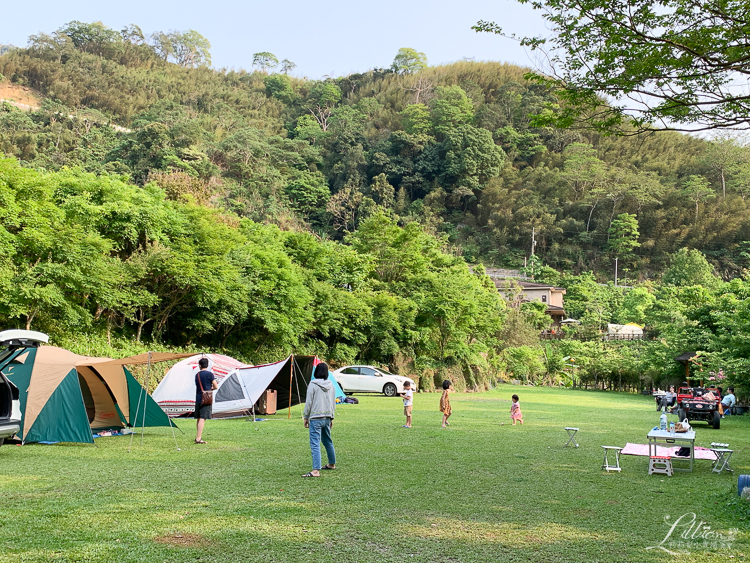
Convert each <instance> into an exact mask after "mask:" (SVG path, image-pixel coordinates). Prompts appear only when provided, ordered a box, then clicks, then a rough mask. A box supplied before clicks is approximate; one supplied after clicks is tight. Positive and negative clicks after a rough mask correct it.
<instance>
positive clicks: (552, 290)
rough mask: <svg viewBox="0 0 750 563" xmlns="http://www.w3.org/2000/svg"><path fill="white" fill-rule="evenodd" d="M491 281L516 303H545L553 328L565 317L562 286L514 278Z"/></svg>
mask: <svg viewBox="0 0 750 563" xmlns="http://www.w3.org/2000/svg"><path fill="white" fill-rule="evenodd" d="M492 281H493V282H494V283H495V286H496V287H497V289H498V291H499V292H500V293H502V294H503V295H504V296H505V298H506V299H509V300H511V301H515V302H516V304H518V305H520V304H521V303H528V302H531V301H539V302H541V303H545V304H546V305H547V314H548V315H549V316H550V317H551V318H552V325H553V328H559V327H560V323H561V322H562V320H563V319H564V318H565V304H564V303H563V295H565V289H564V288H562V287H555V286H553V285H549V284H546V283H536V282H531V281H525V280H515V279H500V278H495V279H493V280H492Z"/></svg>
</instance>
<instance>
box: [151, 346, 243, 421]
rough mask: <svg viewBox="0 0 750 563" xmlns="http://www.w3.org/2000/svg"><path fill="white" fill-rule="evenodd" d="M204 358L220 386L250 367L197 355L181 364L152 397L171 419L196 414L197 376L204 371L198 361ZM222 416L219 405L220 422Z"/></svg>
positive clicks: (219, 357)
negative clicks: (236, 373)
mask: <svg viewBox="0 0 750 563" xmlns="http://www.w3.org/2000/svg"><path fill="white" fill-rule="evenodd" d="M204 357H205V358H206V359H207V360H208V369H209V370H211V371H212V372H214V375H216V379H217V380H218V383H219V386H221V385H222V383H223V382H224V379H225V378H226V377H228V376H230V375H232V374H233V373H235V372H236V371H237V370H238V369H239V368H244V367H249V366H248V365H247V364H243V363H242V362H240V361H238V360H235V359H234V358H230V357H229V356H223V355H222V354H197V355H195V356H190V357H189V358H185V359H184V360H182V361H180V362H177V363H176V364H175V365H173V366H172V367H171V369H170V370H169V371H168V372H167V373H166V375H164V378H163V379H162V380H161V381H160V382H159V385H158V386H157V387H156V389H155V390H154V392H153V394H152V397H153V398H154V401H156V402H157V403H158V404H159V406H160V407H161V408H162V410H163V411H164V412H165V413H167V414H168V415H169V416H183V415H189V414H191V413H192V412H193V411H194V410H195V374H197V373H198V371H199V369H200V368H199V367H198V360H200V359H201V358H204ZM251 407H252V405H251ZM251 410H252V409H251ZM222 414H223V413H222V412H220V407H219V405H214V409H213V416H215V417H217V418H218V417H219V416H222Z"/></svg>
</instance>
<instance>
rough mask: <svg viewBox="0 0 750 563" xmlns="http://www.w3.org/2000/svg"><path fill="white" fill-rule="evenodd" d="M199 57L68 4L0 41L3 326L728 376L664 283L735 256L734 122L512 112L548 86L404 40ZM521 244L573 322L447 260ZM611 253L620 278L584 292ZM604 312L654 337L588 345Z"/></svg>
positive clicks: (529, 368) (396, 358) (735, 267)
mask: <svg viewBox="0 0 750 563" xmlns="http://www.w3.org/2000/svg"><path fill="white" fill-rule="evenodd" d="M210 61H211V57H210V43H209V42H208V40H207V39H206V38H204V37H202V36H201V35H200V34H199V33H197V32H195V31H192V30H190V31H185V32H176V31H174V32H169V33H163V32H158V31H157V32H153V33H150V34H146V33H144V32H143V31H142V30H141V29H140V28H138V27H137V26H128V27H127V28H125V29H123V30H121V31H115V30H112V29H110V28H108V27H106V26H104V25H103V24H100V23H93V24H87V23H82V22H77V21H74V22H70V23H69V24H66V25H65V26H63V27H61V28H60V29H58V30H57V31H55V32H53V33H51V34H44V33H40V34H38V35H34V36H31V37H30V38H29V43H28V45H27V47H25V48H9V49H3V50H2V53H0V89H2V90H1V91H3V92H6V94H5V96H6V98H7V100H8V101H6V102H0V152H2V153H4V154H5V155H7V157H8V158H7V159H6V160H3V162H2V174H3V176H2V184H0V189H1V190H2V194H3V195H2V197H3V198H4V199H3V205H2V208H0V214H1V216H0V221H2V225H3V229H4V230H3V231H2V239H0V245H2V249H3V250H2V254H1V255H0V259H2V260H3V265H2V273H1V274H0V284H2V298H1V299H2V301H3V303H2V306H1V307H0V319H1V320H2V322H3V324H5V325H7V326H21V327H23V326H28V327H32V328H36V329H39V330H47V331H49V332H51V333H52V334H54V335H56V337H57V339H58V342H67V343H69V344H71V345H77V346H84V345H86V346H90V347H92V348H103V349H104V348H106V347H107V346H109V345H110V344H111V345H113V346H115V347H117V348H118V349H125V348H128V349H130V347H138V346H142V345H144V344H142V343H144V342H148V343H149V345H150V346H154V345H157V344H158V345H164V346H171V347H173V346H178V347H182V348H185V349H199V348H200V349H203V348H205V347H218V348H222V349H224V350H226V351H230V352H232V353H234V354H236V355H238V356H240V357H242V358H243V359H245V360H246V361H266V360H272V359H278V357H280V356H283V355H285V354H286V353H288V352H289V351H291V350H294V351H297V352H300V353H302V352H310V353H318V354H321V355H323V356H326V357H329V358H330V359H332V360H333V361H337V362H341V363H344V362H350V361H354V360H355V359H356V360H358V361H370V362H374V363H383V364H388V365H390V366H391V367H393V368H395V369H400V368H402V367H403V368H405V369H406V366H409V367H408V369H410V370H413V372H416V373H419V374H421V375H424V377H423V378H422V379H421V380H420V385H421V386H423V387H424V388H430V387H431V385H432V382H433V380H435V379H440V378H441V377H443V376H445V375H446V374H449V373H450V374H453V375H452V376H453V377H454V378H455V379H457V382H458V384H459V386H463V385H466V386H481V385H484V384H486V383H488V382H489V381H490V378H492V377H495V376H497V375H498V374H507V375H508V376H512V377H517V378H521V379H528V380H529V381H535V382H536V381H546V382H552V383H555V382H557V383H563V382H568V383H570V382H572V381H580V382H582V383H583V384H584V385H586V384H589V382H590V383H591V384H594V383H595V384H596V385H598V386H600V385H601V384H602V382H605V383H604V384H605V385H607V386H608V387H610V386H612V385H615V386H619V385H622V386H628V387H636V386H638V385H644V384H645V381H646V380H645V379H644V378H646V377H655V376H656V371H655V370H661V372H660V373H667V372H668V371H669V370H673V369H677V367H678V366H673V365H671V363H670V362H671V358H672V357H673V356H670V354H673V353H674V352H676V353H681V352H683V351H686V348H694V349H696V350H700V351H702V352H701V353H702V354H703V353H704V352H705V354H706V356H705V358H706V359H705V362H706V365H709V364H710V363H711V362H714V361H715V362H716V366H718V364H719V363H722V362H727V366H724V373H727V372H728V371H729V372H731V370H730V369H729V364H730V363H731V364H732V366H735V367H734V368H733V369H735V371H736V373H740V372H742V373H747V371H746V370H745V368H744V367H742V363H741V362H740V361H739V360H736V359H733V358H734V357H733V356H730V355H729V353H728V352H726V351H725V350H727V349H728V348H723V347H722V346H724V345H725V342H724V340H722V338H725V335H722V332H721V331H722V330H723V329H721V328H719V325H718V324H716V322H717V321H715V320H714V321H712V323H713V324H704V323H705V321H706V320H707V319H706V318H703V317H701V316H700V315H701V313H699V312H698V310H697V309H696V310H694V309H693V308H692V307H694V306H697V305H696V304H697V303H703V301H700V300H698V298H697V297H695V296H694V295H693V294H692V293H690V292H691V291H694V292H698V290H697V289H693V290H691V289H689V288H696V287H697V288H703V290H702V291H704V292H706V293H705V295H704V294H703V293H700V292H698V293H700V296H701V299H704V298H705V299H706V300H714V301H715V302H716V303H728V302H729V301H730V300H731V299H730V298H729V297H726V295H737V294H736V293H735V292H736V291H740V289H738V288H739V287H741V286H742V284H743V283H744V282H743V281H742V278H741V276H742V272H743V271H744V269H745V268H747V267H748V266H750V252H749V249H750V246H748V240H749V238H750V237H749V236H748V233H750V219H749V218H750V214H748V212H747V211H748V210H747V207H746V206H747V205H748V203H747V195H748V187H749V186H750V149H748V148H747V147H746V146H745V145H744V143H743V142H741V141H740V140H737V139H733V138H717V139H715V140H714V141H711V142H708V141H705V140H701V139H698V138H694V137H689V136H684V135H680V134H676V133H667V132H663V133H658V134H652V135H649V136H643V135H641V136H631V137H629V136H622V137H603V136H601V135H598V134H596V133H592V132H586V131H576V130H564V129H550V128H540V127H533V126H532V116H533V115H538V114H540V113H543V112H544V111H545V109H546V108H549V107H550V106H554V105H555V104H557V103H558V99H557V97H556V94H555V92H554V91H553V90H551V89H550V88H548V87H546V86H543V85H539V84H533V83H529V82H527V81H526V80H525V79H524V74H525V70H524V69H521V68H518V67H515V66H512V65H507V64H500V63H490V62H487V63H475V62H459V63H455V64H451V65H445V66H439V67H430V66H428V65H427V60H426V57H425V55H424V54H422V53H418V52H416V51H414V50H413V49H401V50H400V51H399V53H398V54H397V55H396V58H395V59H394V61H393V65H392V66H391V67H390V68H388V69H375V70H371V71H368V72H363V73H361V74H352V75H349V76H345V77H340V78H331V79H325V80H308V79H304V78H298V77H294V76H291V75H290V71H292V70H293V69H294V63H292V62H291V61H289V60H288V59H284V60H282V61H279V59H278V58H277V57H276V56H275V55H274V54H272V53H267V52H264V53H256V55H255V56H254V58H253V61H251V63H252V66H253V70H252V71H244V70H240V71H234V70H226V69H213V68H211V67H210ZM14 88H15V89H21V88H23V91H24V92H30V91H31V90H28V89H32V90H33V91H36V92H37V93H38V103H36V104H28V103H27V104H26V105H21V104H19V103H15V101H14V99H13V92H14V91H15V90H14ZM8 92H10V93H8ZM27 101H28V100H27ZM27 106H32V108H31V109H30V110H29V107H27ZM6 202H7V204H6ZM532 233H533V240H534V241H535V246H533V247H532ZM683 248H684V249H692V250H690V251H688V250H684V251H683V250H681V249H683ZM532 249H533V250H534V252H535V257H536V258H541V260H543V262H544V263H545V264H546V266H545V267H543V268H538V263H536V262H535V261H532V262H530V263H529V269H530V271H531V273H532V274H534V275H535V276H536V277H537V279H539V280H544V279H548V280H550V281H551V282H553V283H557V284H560V285H562V286H563V287H566V289H567V290H568V293H567V295H566V309H567V310H568V311H569V313H570V316H573V317H575V318H578V317H582V318H583V317H585V318H583V319H582V320H583V321H584V322H583V324H582V325H581V326H580V328H578V329H577V330H579V331H583V332H581V334H579V335H578V336H579V337H580V338H579V339H577V340H565V341H564V342H562V343H557V342H555V343H547V344H545V345H544V346H540V344H539V340H538V331H539V330H540V329H543V328H545V326H547V325H548V319H547V317H546V316H545V315H544V314H543V312H542V311H541V309H540V307H538V306H536V305H534V304H528V305H524V306H522V307H521V308H515V307H511V306H508V304H507V303H506V302H505V301H504V300H503V299H501V298H499V297H498V295H497V292H496V291H495V290H494V287H493V286H492V284H490V282H489V281H488V279H487V278H486V277H485V276H484V275H483V274H482V268H481V266H475V267H473V269H471V270H470V269H469V268H468V267H467V265H466V264H467V263H469V264H474V265H478V264H482V263H483V264H487V265H492V266H500V267H511V268H517V267H520V266H521V265H523V264H524V259H525V257H527V256H528V255H529V254H530V253H531V251H532ZM698 251H699V255H700V258H701V259H702V260H703V261H704V262H705V267H706V268H708V271H709V273H710V278H706V279H708V280H709V281H708V282H706V280H705V279H700V280H698V281H696V279H694V278H690V279H689V280H688V281H687V282H685V280H683V279H681V278H680V275H681V274H680V272H679V271H676V270H674V269H673V268H672V266H671V265H672V264H674V263H676V262H677V263H679V261H680V260H681V259H682V260H687V259H691V260H693V259H695V255H693V254H691V253H693V252H698ZM683 254H684V256H683ZM675 261H676V262H675ZM615 264H616V265H617V266H615ZM615 267H617V268H618V272H619V275H620V276H621V277H622V276H626V277H627V278H628V280H629V281H628V284H629V285H630V286H632V288H633V289H632V290H629V289H623V288H622V287H618V288H616V289H615V288H614V286H612V287H608V286H600V285H598V283H601V282H606V281H607V280H611V279H612V277H613V273H614V271H615ZM557 272H565V274H562V275H561V274H558V273H557ZM669 272H672V273H671V274H670V275H667V274H668V273H669ZM715 274H718V277H716V276H715ZM662 275H663V276H664V277H663V278H662ZM560 276H561V277H560ZM670 276H671V277H670ZM728 280H733V281H730V282H729V284H730V285H725V282H727V281H728ZM706 284H707V285H706ZM731 284H734V285H731ZM675 288H678V289H675ZM722 288H723V289H722ZM726 288H734V289H726ZM721 291H728V292H729V293H723V294H722V293H720V292H721ZM586 292H594V293H595V294H596V295H599V294H600V293H602V292H604V293H602V295H606V296H608V297H606V299H605V298H604V297H601V298H597V299H596V300H593V299H592V298H590V297H591V296H587V293H586ZM580 295H583V296H584V297H580ZM592 295H593V294H592ZM646 295H648V296H650V297H645V296H646ZM696 295H697V294H696ZM577 296H578V297H577ZM637 296H643V298H644V299H645V300H646V301H648V302H646V301H644V303H640V304H639V305H638V306H635V305H633V306H632V307H630V306H628V307H630V308H627V307H626V304H627V303H630V302H631V301H633V300H635V299H636V297H637ZM694 297H695V299H694ZM738 299H739V298H738ZM649 300H652V301H653V302H651V301H649ZM714 301H710V302H711V303H714ZM706 302H709V301H706ZM575 303H580V304H581V305H580V308H576V307H577V306H576V305H575ZM592 303H597V305H596V306H594V305H591V304H592ZM665 303H669V304H670V305H669V307H672V306H674V307H672V308H668V306H667V305H665ZM605 305H606V306H605ZM677 305H679V307H677ZM712 306H713V305H712ZM728 306H729V305H727V307H728ZM592 307H594V308H592ZM660 307H661V309H660ZM669 314H674V315H677V314H679V315H680V317H679V319H677V318H675V319H672V320H671V321H669V322H667V321H664V319H665V318H667V317H668V315H669ZM649 315H650V316H649ZM659 315H661V316H659ZM705 316H706V315H704V317H705ZM607 322H642V323H645V324H647V325H649V327H650V329H651V334H655V335H659V340H658V341H644V342H643V343H634V344H632V345H630V344H629V345H623V346H614V345H612V346H610V345H609V344H608V345H606V346H605V345H604V344H601V343H600V342H597V341H596V340H592V339H591V338H590V337H591V335H594V334H596V333H597V332H598V331H601V330H602V329H603V328H604V327H606V323H607ZM659 323H662V324H659ZM676 327H684V330H683V329H682V328H680V330H679V331H678V330H677V328H676ZM670 330H672V332H670ZM586 331H588V332H586ZM675 331H676V332H675ZM76 334H88V335H90V336H89V337H88V338H87V339H85V343H84V342H82V341H80V340H79V341H76V338H75V337H74V335H76ZM587 335H588V336H587ZM76 342H78V343H77V344H76ZM565 346H569V347H571V348H570V349H566V348H565ZM574 346H581V347H582V348H581V350H579V349H576V348H572V347H574ZM597 347H599V348H601V351H600V350H599V348H597ZM589 348H591V351H590V352H586V350H588V349H589ZM631 349H632V350H631ZM647 349H648V350H651V352H647V351H646V350H647ZM605 351H606V353H607V354H614V356H612V358H611V359H610V360H606V361H605V359H606V358H605V356H606V355H605ZM631 353H632V354H633V355H634V357H636V358H639V360H638V361H637V362H636V361H630V357H631V356H627V358H628V361H622V357H624V356H622V355H626V354H631ZM606 357H607V358H608V357H609V356H606ZM701 357H703V356H701ZM709 357H710V358H713V359H711V360H709V359H708V358H709ZM738 357H739V356H738ZM566 358H567V359H566ZM585 358H591V359H590V360H585ZM618 358H620V359H618ZM573 359H574V360H577V361H572V360H573ZM587 362H588V363H587ZM607 362H609V363H607ZM648 362H650V363H648ZM732 362H734V363H732ZM647 363H648V365H647ZM672 363H673V362H672ZM568 364H570V365H568ZM711 365H712V366H713V364H711ZM607 366H611V368H610V367H607ZM631 367H632V368H633V369H632V370H631V371H628V372H625V371H622V370H624V369H626V368H627V369H631ZM636 367H637V369H636ZM720 367H721V366H718V367H715V368H713V367H712V369H719V368H720ZM451 370H452V371H451ZM613 370H614V371H613ZM618 370H619V371H618ZM649 370H651V371H649ZM665 370H667V371H665ZM738 370H739V371H738ZM743 370H745V371H743ZM674 373H676V372H674ZM743 377H747V376H746V375H744V376H743ZM576 378H578V379H576Z"/></svg>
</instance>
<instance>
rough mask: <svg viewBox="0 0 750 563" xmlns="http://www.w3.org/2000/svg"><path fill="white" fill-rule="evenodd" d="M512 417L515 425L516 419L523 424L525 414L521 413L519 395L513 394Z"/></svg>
mask: <svg viewBox="0 0 750 563" xmlns="http://www.w3.org/2000/svg"><path fill="white" fill-rule="evenodd" d="M510 419H511V420H512V421H513V426H515V425H516V420H517V421H519V422H520V423H521V425H522V426H523V414H521V404H520V403H519V402H518V395H513V404H512V405H511V407H510Z"/></svg>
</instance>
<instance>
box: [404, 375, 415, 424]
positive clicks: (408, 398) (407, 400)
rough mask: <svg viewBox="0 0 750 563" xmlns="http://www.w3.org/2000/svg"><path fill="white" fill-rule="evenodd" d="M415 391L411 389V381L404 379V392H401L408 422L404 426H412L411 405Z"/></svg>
mask: <svg viewBox="0 0 750 563" xmlns="http://www.w3.org/2000/svg"><path fill="white" fill-rule="evenodd" d="M413 396H414V391H412V390H411V383H410V382H408V381H404V392H403V393H401V398H402V399H403V400H404V415H405V416H406V424H404V426H403V427H404V428H411V405H412V398H413Z"/></svg>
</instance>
